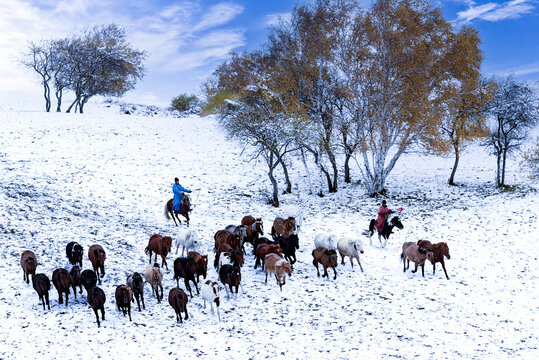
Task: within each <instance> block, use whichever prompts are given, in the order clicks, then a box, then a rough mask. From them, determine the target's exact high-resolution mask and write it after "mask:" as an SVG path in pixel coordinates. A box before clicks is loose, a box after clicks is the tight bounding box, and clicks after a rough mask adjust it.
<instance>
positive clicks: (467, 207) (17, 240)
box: [0, 108, 539, 359]
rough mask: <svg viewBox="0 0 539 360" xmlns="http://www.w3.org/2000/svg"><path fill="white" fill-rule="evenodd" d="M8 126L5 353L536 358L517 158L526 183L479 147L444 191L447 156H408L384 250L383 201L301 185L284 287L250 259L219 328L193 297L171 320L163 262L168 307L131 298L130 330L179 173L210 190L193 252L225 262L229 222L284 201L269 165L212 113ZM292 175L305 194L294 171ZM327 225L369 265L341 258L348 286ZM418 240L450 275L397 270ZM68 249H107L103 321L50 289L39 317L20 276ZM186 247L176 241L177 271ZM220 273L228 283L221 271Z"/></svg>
mask: <svg viewBox="0 0 539 360" xmlns="http://www.w3.org/2000/svg"><path fill="white" fill-rule="evenodd" d="M0 122H1V126H0V188H1V191H0V226H1V230H0V239H1V243H2V251H1V252H0V270H1V274H2V277H1V280H0V323H1V326H0V359H15V358H17V359H23V358H27V359H28V358H40V359H53V358H60V357H67V358H82V359H90V358H96V357H99V358H105V359H109V358H118V359H124V358H126V359H127V358H131V359H135V358H155V359H164V358H184V357H192V356H199V357H202V358H217V357H219V358H222V359H250V358H252V359H261V358H283V359H284V358H286V359H308V358H320V359H350V358H362V359H382V358H402V359H412V358H422V359H434V358H437V359H509V358H519V359H535V358H536V356H537V354H538V353H539V350H538V346H539V339H538V336H539V331H538V323H539V315H538V314H539V293H538V291H537V289H538V288H539V280H538V275H539V272H538V270H537V260H538V256H539V241H538V240H539V223H538V214H539V204H538V198H539V196H538V194H537V187H536V186H535V187H534V185H533V184H530V183H529V181H528V180H527V179H526V178H525V175H523V174H521V173H520V171H519V169H518V168H517V167H516V166H515V167H511V168H510V169H509V170H508V174H507V183H509V184H515V185H517V186H516V187H515V189H514V191H506V192H500V191H499V190H497V189H495V188H494V187H493V179H494V170H495V159H493V158H492V157H488V156H487V155H486V153H485V152H484V151H483V150H482V149H480V148H476V149H471V151H469V152H468V153H467V154H465V156H464V157H463V159H462V160H461V166H460V168H459V170H458V172H457V177H456V181H457V182H458V183H459V184H460V185H459V186H455V187H449V186H448V185H447V178H448V176H449V173H450V169H451V166H452V160H451V159H443V158H438V157H420V156H417V155H406V156H405V157H403V158H402V159H401V160H400V161H399V162H398V164H397V167H396V169H395V170H394V172H393V173H392V174H391V176H390V178H389V181H388V183H387V188H388V189H389V193H388V204H389V207H390V208H397V207H403V208H404V211H403V213H402V216H401V219H402V222H403V224H404V229H403V230H401V231H396V232H395V234H393V235H392V236H391V238H390V240H389V243H388V246H387V248H380V246H379V245H378V239H377V238H375V237H373V245H372V246H371V245H369V241H368V238H367V237H365V236H364V235H361V233H362V232H363V231H364V230H365V229H366V228H367V226H368V222H369V220H370V219H371V218H373V217H375V215H376V212H377V209H378V206H379V202H380V199H373V198H369V197H367V196H365V195H364V192H363V189H362V188H361V187H360V186H359V185H355V184H354V185H347V186H344V188H341V189H340V190H339V192H338V193H336V194H331V195H326V196H325V197H323V198H320V197H318V196H308V195H304V194H303V195H298V194H297V191H296V193H295V194H291V195H286V196H283V197H282V201H283V203H285V204H294V205H297V206H300V207H301V208H302V209H303V212H304V213H305V214H306V218H305V221H304V224H303V228H302V232H301V233H300V235H299V237H300V250H299V255H298V263H296V265H295V266H294V272H293V276H292V278H291V279H287V284H286V285H285V286H284V287H283V291H282V292H280V291H279V288H278V286H277V284H276V282H275V279H274V278H271V280H270V279H268V284H267V285H266V284H264V275H263V272H262V271H261V270H260V269H257V270H254V269H253V265H254V259H253V258H252V257H251V256H250V255H249V256H247V261H246V264H245V266H244V267H243V269H242V276H243V286H244V289H245V294H242V293H241V291H240V294H239V295H238V297H237V299H234V298H231V299H226V297H225V296H224V291H223V297H222V303H221V318H222V322H220V323H219V322H218V321H217V317H216V316H212V315H211V313H210V309H209V308H206V309H204V308H203V306H202V303H203V301H202V299H201V298H200V296H196V295H195V297H194V298H193V299H190V301H189V304H188V311H189V316H190V317H189V319H188V320H187V321H185V322H184V323H183V324H179V323H178V324H177V323H176V321H175V314H174V311H173V309H172V308H171V307H170V306H169V305H168V302H167V297H168V292H169V290H170V289H171V288H173V287H174V286H176V281H174V280H173V278H172V277H173V272H172V269H171V270H170V271H166V270H165V272H164V278H165V279H164V286H165V299H164V301H163V302H162V303H160V304H157V302H156V299H155V297H153V296H152V295H151V289H150V287H149V286H148V285H146V286H145V299H146V310H143V311H142V312H138V310H136V307H135V308H133V311H132V318H133V321H132V322H129V320H128V319H127V318H126V317H124V316H123V315H122V314H121V313H120V312H119V311H118V310H117V309H116V304H115V301H114V289H115V287H116V286H117V285H120V284H124V283H125V280H126V276H127V274H129V273H132V272H133V271H139V272H143V270H144V268H145V266H146V265H147V263H148V257H147V256H146V255H145V254H144V248H145V247H146V245H147V243H148V239H149V237H150V235H152V234H153V233H160V234H163V235H170V236H172V237H173V238H174V236H175V232H176V231H177V228H176V227H175V226H174V225H173V223H172V221H171V220H166V219H165V217H164V215H163V207H164V204H165V201H166V200H167V199H169V198H171V195H172V193H171V186H172V182H173V179H174V177H176V176H177V177H179V178H180V183H181V184H182V185H183V186H185V187H187V188H191V189H195V188H201V191H200V195H197V193H196V192H194V193H193V194H192V195H193V201H194V203H195V209H194V210H193V212H192V222H191V228H192V229H195V230H196V231H197V233H198V237H199V239H200V242H201V244H199V247H198V251H199V252H201V253H203V254H209V258H210V263H213V234H214V233H215V232H216V231H217V230H219V229H222V228H224V227H225V226H226V225H229V224H239V222H240V221H241V218H242V217H243V216H244V215H248V214H251V215H254V216H257V217H258V216H260V217H262V218H263V220H264V225H265V229H266V231H267V232H268V231H269V229H270V227H271V222H272V221H273V219H274V217H275V214H276V213H277V210H276V209H274V208H272V207H271V206H269V205H267V203H266V201H265V197H266V191H269V184H268V180H267V176H266V173H265V169H264V167H263V166H262V165H261V166H258V168H256V169H254V168H253V163H249V162H247V161H246V158H245V157H244V156H242V155H241V154H240V153H241V147H240V146H238V145H237V144H234V143H231V142H228V141H227V140H226V139H225V136H224V134H223V133H222V132H221V130H219V129H218V127H217V126H216V122H215V120H214V119H212V118H211V117H206V118H200V117H197V116H192V117H187V118H182V119H178V118H171V117H170V118H167V117H137V116H133V115H131V116H130V115H118V114H117V113H113V112H112V111H110V110H107V109H99V108H94V109H92V108H89V109H88V114H84V115H79V114H75V115H73V114H55V113H49V114H47V113H42V112H17V111H12V110H9V109H5V110H2V111H1V112H0ZM513 163H514V162H513ZM513 163H511V164H513ZM292 177H293V179H294V182H295V183H296V184H299V185H297V187H298V188H299V189H304V188H305V181H306V178H305V177H304V176H303V169H302V168H301V167H300V166H298V167H297V168H296V169H293V170H292ZM357 178H358V177H357V174H356V177H355V179H357ZM296 190H297V189H296ZM321 231H329V232H334V233H337V234H348V235H356V236H361V238H362V239H363V242H364V245H365V246H364V247H365V253H364V254H363V255H362V256H361V262H362V265H363V268H364V270H365V272H364V273H361V272H360V271H359V268H358V267H356V266H355V267H354V269H352V268H351V267H350V264H349V263H348V262H347V263H346V265H344V266H342V265H339V267H338V268H337V271H338V277H337V280H336V281H333V280H327V279H325V278H324V279H323V278H318V277H317V276H316V269H315V268H314V266H313V264H312V256H311V252H312V250H313V238H314V235H315V234H316V233H318V232H321ZM419 239H428V240H430V241H432V242H439V241H445V242H447V243H448V245H449V249H450V253H451V259H450V260H447V261H446V266H447V269H448V273H449V276H450V279H449V280H446V279H445V277H444V275H443V271H442V269H441V266H439V265H438V266H437V272H436V274H434V275H433V274H432V266H431V265H430V264H427V266H426V269H425V277H424V278H422V277H421V274H420V272H418V273H416V274H412V273H411V272H406V273H403V271H402V263H401V262H400V258H399V255H400V251H401V246H402V243H403V242H405V241H414V242H415V241H417V240H419ZM70 241H77V242H79V243H80V244H82V245H83V247H84V249H85V257H84V260H83V268H91V265H90V262H89V261H88V259H87V257H86V252H87V249H88V247H89V246H90V245H92V244H95V243H97V244H100V245H102V246H103V248H104V249H105V251H106V252H107V260H106V263H105V269H106V272H107V274H106V276H105V277H104V279H103V284H102V288H103V290H104V291H105V294H106V296H107V303H106V304H105V307H106V317H105V319H106V320H105V321H103V322H102V326H101V328H98V327H97V324H96V322H95V316H94V314H93V311H92V310H91V308H90V307H89V306H88V305H87V303H86V293H84V294H83V295H80V296H79V295H78V296H77V299H76V300H74V301H73V294H71V296H70V304H69V306H68V307H67V308H66V307H65V306H64V305H59V304H58V297H57V293H56V290H55V289H54V288H53V289H52V290H51V292H50V298H51V310H50V311H48V310H47V311H43V308H42V306H41V305H40V303H39V301H38V296H37V294H36V293H35V291H34V290H33V289H32V286H31V284H30V285H27V284H26V283H25V282H23V279H22V278H23V274H22V269H21V267H20V265H19V260H20V255H21V253H22V252H23V251H24V250H27V249H30V250H32V251H34V252H35V253H36V255H37V257H38V262H39V265H38V271H37V272H38V273H41V272H43V273H46V274H47V275H48V276H49V278H50V277H51V274H52V272H53V270H54V269H56V268H58V267H68V263H67V258H66V256H65V247H66V244H67V243H68V242H70ZM247 246H249V245H247ZM247 251H248V253H249V254H250V251H251V248H250V247H248V249H247ZM175 257H176V255H175V254H174V251H173V253H172V254H170V255H169V259H170V260H169V261H168V263H169V264H172V262H173V260H174V259H175ZM209 278H210V279H214V280H216V279H217V274H216V272H215V271H214V269H213V267H212V266H210V271H209ZM180 287H182V288H184V285H183V283H182V282H180Z"/></svg>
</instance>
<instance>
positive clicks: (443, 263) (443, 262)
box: [441, 259, 449, 280]
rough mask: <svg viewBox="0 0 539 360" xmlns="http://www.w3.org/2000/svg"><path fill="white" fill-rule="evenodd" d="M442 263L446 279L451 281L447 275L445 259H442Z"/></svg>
mask: <svg viewBox="0 0 539 360" xmlns="http://www.w3.org/2000/svg"><path fill="white" fill-rule="evenodd" d="M441 263H442V269H444V273H445V278H446V279H447V280H449V276H448V275H447V271H446V270H445V261H444V259H442V261H441Z"/></svg>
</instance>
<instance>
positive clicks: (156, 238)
mask: <svg viewBox="0 0 539 360" xmlns="http://www.w3.org/2000/svg"><path fill="white" fill-rule="evenodd" d="M171 246H172V238H171V237H170V236H161V235H159V234H153V235H152V236H151V237H150V240H149V241H148V246H146V249H144V252H145V253H146V255H150V264H151V263H152V252H154V253H155V260H154V261H157V254H159V255H161V259H162V260H163V262H162V263H161V266H163V265H165V267H166V268H167V270H168V265H167V260H166V259H165V258H166V257H167V255H168V253H169V252H170V249H171Z"/></svg>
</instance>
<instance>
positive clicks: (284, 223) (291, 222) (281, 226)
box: [271, 217, 296, 240]
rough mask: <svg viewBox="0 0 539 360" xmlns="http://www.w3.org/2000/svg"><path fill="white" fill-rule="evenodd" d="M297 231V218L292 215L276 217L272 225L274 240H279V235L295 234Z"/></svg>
mask: <svg viewBox="0 0 539 360" xmlns="http://www.w3.org/2000/svg"><path fill="white" fill-rule="evenodd" d="M295 231H296V220H295V219H294V218H292V217H289V218H288V219H286V220H285V219H282V218H279V217H278V218H275V220H274V221H273V226H272V227H271V236H272V237H273V240H277V237H278V236H279V235H281V236H284V237H287V236H290V235H292V234H294V233H295Z"/></svg>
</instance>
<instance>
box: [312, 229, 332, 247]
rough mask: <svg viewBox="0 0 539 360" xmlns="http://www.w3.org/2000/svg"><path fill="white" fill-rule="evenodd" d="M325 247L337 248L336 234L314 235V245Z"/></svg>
mask: <svg viewBox="0 0 539 360" xmlns="http://www.w3.org/2000/svg"><path fill="white" fill-rule="evenodd" d="M319 246H322V247H325V248H326V249H330V250H336V249H337V235H335V234H330V233H325V232H323V233H318V234H316V235H315V237H314V247H315V248H317V247H319Z"/></svg>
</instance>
